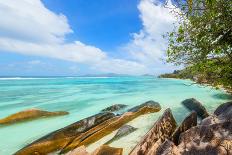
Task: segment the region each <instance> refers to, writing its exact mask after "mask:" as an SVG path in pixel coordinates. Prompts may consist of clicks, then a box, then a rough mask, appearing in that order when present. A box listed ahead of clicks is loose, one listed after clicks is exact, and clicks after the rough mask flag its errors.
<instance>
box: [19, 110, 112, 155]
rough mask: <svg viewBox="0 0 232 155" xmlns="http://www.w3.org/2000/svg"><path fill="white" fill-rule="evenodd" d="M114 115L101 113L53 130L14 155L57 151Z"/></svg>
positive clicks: (32, 154)
mask: <svg viewBox="0 0 232 155" xmlns="http://www.w3.org/2000/svg"><path fill="white" fill-rule="evenodd" d="M113 117H115V115H114V114H113V113H101V114H97V115H94V116H91V117H88V118H85V119H83V120H80V121H77V122H75V123H73V124H71V125H68V126H66V127H64V128H61V129H59V130H57V131H54V132H52V133H50V134H48V135H46V136H44V137H42V138H40V139H38V140H36V141H34V142H33V143H31V144H29V145H28V146H26V147H24V148H22V149H21V150H19V151H18V152H16V153H15V154H16V155H27V154H31V155H34V154H35V155H36V154H42V155H43V154H48V153H51V152H54V151H58V150H60V149H62V148H64V147H65V146H66V145H68V144H69V143H70V142H72V140H73V139H74V138H75V137H77V136H79V135H81V134H82V133H84V132H86V131H88V130H89V129H91V128H93V127H95V126H97V125H99V124H101V123H103V122H104V121H106V120H108V119H111V118H113Z"/></svg>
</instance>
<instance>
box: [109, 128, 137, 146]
mask: <svg viewBox="0 0 232 155" xmlns="http://www.w3.org/2000/svg"><path fill="white" fill-rule="evenodd" d="M135 130H137V128H134V127H133V126H130V125H123V126H122V127H121V128H119V130H118V132H117V133H116V134H115V136H114V137H113V138H112V139H111V140H109V141H108V142H106V143H105V144H110V143H112V142H113V141H115V140H118V139H120V138H121V137H123V136H126V135H128V134H130V133H132V132H134V131H135Z"/></svg>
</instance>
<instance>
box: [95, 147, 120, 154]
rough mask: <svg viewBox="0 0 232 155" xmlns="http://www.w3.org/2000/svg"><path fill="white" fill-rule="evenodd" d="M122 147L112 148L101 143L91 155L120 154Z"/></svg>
mask: <svg viewBox="0 0 232 155" xmlns="http://www.w3.org/2000/svg"><path fill="white" fill-rule="evenodd" d="M122 152H123V149H122V148H114V147H110V146H108V145H102V146H101V147H99V148H98V149H96V150H95V151H94V152H93V153H91V155H122Z"/></svg>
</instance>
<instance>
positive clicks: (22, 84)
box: [0, 77, 231, 155]
mask: <svg viewBox="0 0 232 155" xmlns="http://www.w3.org/2000/svg"><path fill="white" fill-rule="evenodd" d="M191 83H192V82H191V81H188V80H176V79H158V78H154V77H108V78H107V77H104V78H85V77H84V78H81V77H73V78H29V79H24V78H15V79H8V78H4V79H0V118H3V117H5V116H7V115H10V114H12V113H15V112H18V111H21V110H25V109H29V108H40V109H43V110H49V111H57V110H59V111H60V110H62V111H68V112H70V114H69V115H67V116H60V117H54V118H46V119H39V120H35V121H30V122H23V123H18V124H15V125H10V126H1V127H0V139H1V141H0V154H1V155H2V154H3V155H10V154H12V153H14V152H15V151H17V150H18V149H20V148H22V147H23V146H25V145H26V144H29V143H31V142H32V141H34V140H36V139H38V138H39V137H41V136H43V135H45V134H47V133H49V132H51V131H54V130H56V129H59V128H61V127H64V126H66V125H68V124H70V123H73V122H75V121H77V120H80V119H82V118H85V117H87V116H90V115H93V114H96V113H98V112H99V111H100V110H101V109H103V108H105V107H107V106H109V105H112V104H117V103H120V104H127V105H129V107H128V108H130V107H133V106H135V105H138V104H141V103H143V102H145V101H148V100H154V101H157V102H159V103H160V105H161V106H162V109H163V110H164V109H166V108H168V107H170V108H171V109H172V111H173V113H174V116H175V118H176V120H177V121H178V122H180V121H181V120H182V119H183V118H184V116H186V115H187V113H188V111H187V110H186V109H185V108H184V107H183V106H182V105H181V104H180V102H181V101H182V100H184V99H186V98H190V97H194V98H196V99H197V100H199V101H201V102H202V103H203V104H204V106H206V108H207V109H208V111H210V112H212V111H213V110H214V109H215V108H216V107H217V106H218V105H219V104H221V103H223V102H226V101H228V100H230V99H231V96H229V95H227V94H225V92H223V91H222V90H215V89H213V88H211V87H202V86H199V85H191ZM161 114H162V112H159V113H157V114H154V115H149V116H144V119H147V120H148V121H146V122H147V123H144V125H143V126H142V127H141V128H140V129H139V130H138V131H137V132H134V133H132V135H131V146H130V147H132V145H134V144H135V142H136V139H138V137H141V135H143V134H144V133H145V132H146V131H147V130H148V129H149V127H150V126H151V125H152V123H151V122H154V121H155V120H156V119H157V118H158V116H160V115H161ZM139 119H141V118H138V120H139ZM138 120H137V121H132V122H131V123H132V124H135V126H136V124H138V122H139V121H138ZM149 120H150V121H149ZM138 126H139V125H138ZM136 133H137V134H136ZM128 136H129V135H128ZM109 137H110V136H109ZM132 137H134V138H132ZM114 145H115V146H117V145H118V143H117V142H115V143H114ZM92 146H93V145H92ZM92 148H94V147H92Z"/></svg>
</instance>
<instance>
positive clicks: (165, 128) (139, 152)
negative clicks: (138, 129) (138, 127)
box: [130, 109, 177, 155]
mask: <svg viewBox="0 0 232 155" xmlns="http://www.w3.org/2000/svg"><path fill="white" fill-rule="evenodd" d="M176 126H177V125H176V121H175V119H174V117H173V115H172V112H171V110H170V109H166V110H165V112H164V114H163V115H162V116H161V117H160V118H159V119H158V120H157V121H156V122H155V124H154V126H153V127H152V128H151V130H150V131H149V132H148V133H147V134H146V135H145V136H144V137H143V138H142V140H141V141H140V142H139V144H138V145H137V146H135V148H134V149H133V150H132V151H131V153H130V155H147V154H153V150H154V151H155V149H153V145H155V143H156V142H157V141H158V140H159V139H160V141H161V142H164V140H165V139H167V138H169V137H170V136H171V135H172V133H173V132H174V131H175V129H176Z"/></svg>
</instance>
